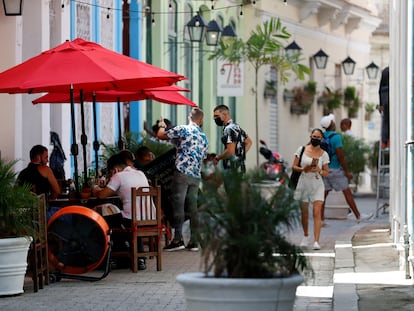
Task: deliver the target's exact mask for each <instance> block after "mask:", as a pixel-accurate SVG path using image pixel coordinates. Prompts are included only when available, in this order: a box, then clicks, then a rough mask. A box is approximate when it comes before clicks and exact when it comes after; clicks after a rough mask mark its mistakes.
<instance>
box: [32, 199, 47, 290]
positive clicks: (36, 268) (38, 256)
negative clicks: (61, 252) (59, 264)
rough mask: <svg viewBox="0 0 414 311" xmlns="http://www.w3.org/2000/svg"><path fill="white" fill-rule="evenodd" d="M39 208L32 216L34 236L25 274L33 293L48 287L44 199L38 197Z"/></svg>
mask: <svg viewBox="0 0 414 311" xmlns="http://www.w3.org/2000/svg"><path fill="white" fill-rule="evenodd" d="M38 198H39V203H38V204H39V206H38V209H37V211H36V212H35V213H34V215H33V221H34V226H35V229H36V236H34V237H33V242H32V244H31V245H30V250H29V255H28V268H27V272H28V274H29V275H30V277H31V278H32V280H33V291H34V292H35V293H36V292H37V291H38V290H39V289H43V287H44V285H49V260H48V245H47V220H46V197H45V195H44V194H40V195H38Z"/></svg>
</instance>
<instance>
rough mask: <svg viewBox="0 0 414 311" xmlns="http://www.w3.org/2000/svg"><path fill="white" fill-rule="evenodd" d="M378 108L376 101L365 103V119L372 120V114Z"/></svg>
mask: <svg viewBox="0 0 414 311" xmlns="http://www.w3.org/2000/svg"><path fill="white" fill-rule="evenodd" d="M376 109H377V106H376V105H375V104H374V103H366V104H365V121H371V118H372V114H373V113H374V111H375V110H376Z"/></svg>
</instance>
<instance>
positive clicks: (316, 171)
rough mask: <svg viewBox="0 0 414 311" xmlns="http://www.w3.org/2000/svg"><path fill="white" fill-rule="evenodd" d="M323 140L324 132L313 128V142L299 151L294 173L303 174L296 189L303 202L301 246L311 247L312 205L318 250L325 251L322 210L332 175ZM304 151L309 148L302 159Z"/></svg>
mask: <svg viewBox="0 0 414 311" xmlns="http://www.w3.org/2000/svg"><path fill="white" fill-rule="evenodd" d="M322 140H323V132H322V130H321V129H318V128H315V129H313V130H312V132H311V135H310V142H309V143H308V144H307V145H306V146H301V147H299V148H298V150H297V151H296V152H295V158H294V160H293V165H292V169H293V170H295V171H298V172H301V175H300V177H299V181H298V185H297V187H296V190H295V200H300V201H302V205H301V207H302V228H303V234H304V237H303V240H302V242H301V244H300V246H302V247H307V246H309V242H310V241H309V240H310V239H309V232H308V226H309V203H312V206H313V234H314V243H313V249H314V250H319V249H320V248H321V247H320V245H319V237H320V233H321V227H322V218H321V211H322V205H323V201H324V196H325V187H324V184H323V180H322V176H324V177H325V176H328V173H329V168H328V164H329V156H328V154H327V153H326V152H325V151H324V150H323V149H321V147H320V145H321V142H322ZM302 148H305V149H304V150H303V154H302V157H301V156H300V155H301V153H302ZM300 157H301V159H300ZM299 160H300V163H299Z"/></svg>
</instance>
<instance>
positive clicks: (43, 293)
mask: <svg viewBox="0 0 414 311" xmlns="http://www.w3.org/2000/svg"><path fill="white" fill-rule="evenodd" d="M356 202H357V205H358V208H359V209H360V211H361V212H362V213H368V212H372V213H375V208H376V201H375V198H374V197H372V196H368V197H366V196H357V197H356ZM327 223H328V226H327V227H324V228H322V233H321V240H320V244H321V250H319V251H313V250H309V251H306V255H307V256H309V259H310V261H311V263H312V267H313V269H314V272H315V275H314V278H311V279H307V280H306V281H305V283H304V284H302V285H301V286H300V287H299V288H298V291H297V299H296V302H295V307H294V310H295V311H305V310H306V311H316V310H318V311H328V310H329V311H331V310H334V311H341V310H347V311H349V310H361V311H370V310H375V311H377V310H387V311H388V310H390V309H393V310H414V291H413V288H412V280H406V279H405V271H399V261H398V257H397V250H396V249H395V248H394V247H393V246H392V245H391V244H390V241H389V238H388V235H389V232H388V231H387V228H389V226H388V214H380V215H379V217H378V218H375V219H372V220H370V221H368V222H365V223H359V224H358V223H357V222H356V221H355V219H354V218H352V219H351V218H350V219H346V220H334V219H328V220H327ZM312 226H313V224H312V222H311V223H310V228H312ZM377 229H378V230H379V231H378V230H377ZM311 232H312V230H310V233H311ZM289 238H290V239H291V240H292V241H294V242H296V243H300V240H301V238H302V229H301V228H300V227H298V228H297V230H295V232H293V233H291V234H290V236H289ZM354 258H355V259H354ZM199 263H200V260H199V253H198V252H189V251H179V252H164V253H163V270H162V271H160V272H157V271H156V269H155V262H154V260H148V261H147V266H148V268H147V270H145V271H139V272H138V273H137V274H134V273H132V272H130V270H127V269H123V270H114V271H112V272H111V273H109V275H108V276H107V277H106V278H105V279H103V280H100V281H97V282H85V281H79V280H69V279H62V280H61V281H59V282H56V283H53V284H50V285H49V286H46V287H45V288H44V289H42V290H39V292H38V293H33V289H32V283H31V280H30V279H27V280H26V282H25V293H24V294H22V295H19V296H14V297H3V298H0V310H2V311H9V310H10V311H15V310H17V311H23V310H45V311H49V310H50V311H52V310H59V311H65V310H80V311H83V310H91V311H96V310H105V311H107V310H128V309H134V310H141V311H148V310H167V311H169V310H171V311H172V310H175V311H186V305H185V300H184V296H183V290H182V288H181V286H180V285H179V284H177V283H176V282H175V277H176V275H177V274H179V273H182V272H189V271H199ZM94 273H95V272H94ZM96 273H97V275H100V274H101V271H96ZM358 305H359V306H358ZM218 310H219V309H218Z"/></svg>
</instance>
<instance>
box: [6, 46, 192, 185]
mask: <svg viewBox="0 0 414 311" xmlns="http://www.w3.org/2000/svg"><path fill="white" fill-rule="evenodd" d="M183 79H185V77H184V76H183V75H179V74H176V73H173V72H170V71H167V70H164V69H161V68H158V67H155V66H152V65H150V64H146V63H144V62H141V61H139V60H136V59H134V58H131V57H128V56H125V55H122V54H119V53H116V52H114V51H111V50H109V49H106V48H104V47H102V46H101V45H99V44H97V43H94V42H89V41H85V40H83V39H80V38H78V39H75V40H73V41H66V42H64V43H62V44H60V45H58V46H56V47H55V48H52V49H50V50H47V51H44V52H42V53H40V54H39V55H37V56H35V57H32V58H30V59H28V60H26V61H25V62H23V63H21V64H19V65H17V66H14V67H12V68H10V69H7V70H5V71H3V72H1V73H0V93H41V92H60V93H64V92H67V93H69V94H70V102H71V126H72V146H71V154H72V155H73V156H74V158H73V160H74V170H75V171H74V178H75V185H76V190H77V192H79V190H78V184H77V180H78V163H77V155H78V145H77V143H76V130H75V111H74V110H75V108H74V100H73V91H74V90H76V91H99V90H114V89H116V90H118V91H135V92H136V91H138V90H142V89H146V88H151V87H159V86H167V85H171V84H173V83H175V82H178V81H180V80H183ZM81 102H83V101H81ZM81 111H82V114H83V105H81ZM81 140H82V145H83V147H84V155H85V144H86V140H87V138H86V135H85V133H84V126H82V138H81ZM86 173H87V172H85V179H86V178H87V175H86Z"/></svg>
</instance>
